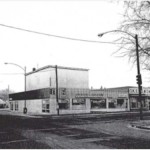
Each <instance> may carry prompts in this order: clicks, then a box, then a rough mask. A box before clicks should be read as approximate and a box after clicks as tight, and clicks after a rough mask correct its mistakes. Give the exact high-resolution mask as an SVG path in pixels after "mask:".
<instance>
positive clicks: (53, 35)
mask: <svg viewBox="0 0 150 150" xmlns="http://www.w3.org/2000/svg"><path fill="white" fill-rule="evenodd" d="M0 26H3V27H7V28H12V29H16V30H21V31H25V32H30V33H35V34H40V35H46V36H51V37H55V38H62V39H66V40H73V41H81V42H90V43H106V44H122V43H115V42H102V41H94V40H86V39H78V38H71V37H65V36H60V35H55V34H47V33H42V32H38V31H33V30H28V29H24V28H19V27H15V26H10V25H5V24H0Z"/></svg>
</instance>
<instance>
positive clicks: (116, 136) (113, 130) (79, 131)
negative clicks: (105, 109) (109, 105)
mask: <svg viewBox="0 0 150 150" xmlns="http://www.w3.org/2000/svg"><path fill="white" fill-rule="evenodd" d="M144 119H145V120H149V119H150V117H149V113H146V114H145V117H144ZM138 121H139V114H138V113H132V114H131V113H127V114H120V113H119V114H117V113H116V114H103V115H102V114H100V115H97V114H96V115H92V114H88V115H78V116H72V115H68V116H59V117H57V116H54V117H50V116H39V117H38V116H19V115H11V114H10V113H5V112H3V113H0V149H64V148H65V149H104V148H106V149H114V148H115V149H116V148H117V149H149V148H150V132H149V131H147V130H137V129H133V128H131V127H129V124H133V123H134V122H138Z"/></svg>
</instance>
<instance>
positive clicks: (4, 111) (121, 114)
mask: <svg viewBox="0 0 150 150" xmlns="http://www.w3.org/2000/svg"><path fill="white" fill-rule="evenodd" d="M0 115H12V116H23V117H31V118H72V117H76V118H99V117H131V118H132V117H133V118H134V117H139V112H129V111H128V112H127V111H126V112H124V111H123V112H101V113H100V112H99V113H97V114H96V113H88V114H59V115H49V114H35V113H34V114H33V113H27V114H24V113H22V112H15V111H11V110H9V109H0ZM143 115H144V116H150V112H149V111H144V112H143Z"/></svg>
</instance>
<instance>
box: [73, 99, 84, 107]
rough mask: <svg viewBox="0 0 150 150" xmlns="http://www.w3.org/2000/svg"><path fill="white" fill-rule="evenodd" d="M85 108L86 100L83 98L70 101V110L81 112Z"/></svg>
mask: <svg viewBox="0 0 150 150" xmlns="http://www.w3.org/2000/svg"><path fill="white" fill-rule="evenodd" d="M85 108H86V100H85V99H84V98H77V99H72V109H76V110H77V109H78V110H82V109H85Z"/></svg>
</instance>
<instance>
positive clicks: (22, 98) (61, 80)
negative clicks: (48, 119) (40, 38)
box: [9, 65, 90, 115]
mask: <svg viewBox="0 0 150 150" xmlns="http://www.w3.org/2000/svg"><path fill="white" fill-rule="evenodd" d="M88 71H89V70H88V69H82V68H70V67H62V66H57V79H58V99H57V98H56V66H50V65H49V66H45V67H42V68H39V69H37V70H33V71H32V72H29V73H27V74H26V92H19V93H13V94H10V95H9V97H10V109H11V110H12V111H19V112H23V109H24V107H25V106H26V108H27V113H35V114H51V115H55V114H58V109H59V114H72V113H73V114H76V113H90V99H89V98H86V97H84V98H83V97H76V95H78V94H82V95H83V94H84V95H88V93H89V74H88Z"/></svg>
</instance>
